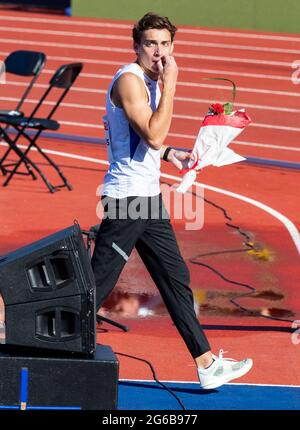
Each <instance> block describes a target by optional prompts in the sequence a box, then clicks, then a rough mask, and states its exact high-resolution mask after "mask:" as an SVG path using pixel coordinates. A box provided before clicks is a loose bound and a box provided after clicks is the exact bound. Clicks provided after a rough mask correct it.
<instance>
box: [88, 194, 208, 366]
mask: <svg viewBox="0 0 300 430" xmlns="http://www.w3.org/2000/svg"><path fill="white" fill-rule="evenodd" d="M134 199H135V200H136V199H137V198H135V197H129V198H127V199H120V200H118V199H111V198H107V197H105V198H104V200H105V203H103V206H104V217H103V220H102V223H101V225H100V228H99V231H98V234H97V237H96V242H95V249H94V253H93V257H92V267H93V271H94V275H95V281H96V304H97V309H99V308H100V307H101V305H102V304H103V302H104V301H105V299H106V297H107V296H108V295H109V293H110V292H111V291H112V289H113V288H114V286H115V285H116V283H117V281H118V278H119V276H120V274H121V271H122V269H123V267H124V265H125V263H126V261H127V260H128V257H129V256H130V254H131V252H132V250H133V248H134V247H135V248H136V249H137V251H138V253H139V255H140V257H141V259H142V261H143V262H144V264H145V266H146V268H147V269H148V271H149V273H150V275H151V277H152V279H153V281H154V282H155V284H156V286H157V288H158V289H159V291H160V294H161V296H162V298H163V301H164V303H165V305H166V307H167V309H168V312H169V313H170V316H171V318H172V320H173V322H174V324H175V326H176V327H177V329H178V331H179V333H180V334H181V336H182V338H183V340H184V341H185V343H186V345H187V348H188V350H189V351H190V353H191V355H192V357H193V358H195V357H198V356H199V355H201V354H204V353H205V352H207V351H209V350H210V346H209V343H208V340H207V338H206V336H205V334H204V332H203V329H202V327H201V325H200V323H199V321H198V319H197V316H196V314H195V310H194V302H193V294H192V291H191V289H190V287H189V282H190V276H189V270H188V268H187V266H186V264H185V262H184V260H183V258H182V256H181V254H180V251H179V248H178V244H177V241H176V238H175V234H174V231H173V228H172V226H171V224H170V220H169V217H168V215H167V213H166V210H165V208H164V205H163V202H162V197H161V194H160V195H158V196H155V197H151V198H150V197H149V198H148V197H142V198H141V197H139V198H138V199H139V204H141V205H143V204H144V203H145V202H146V201H148V202H150V203H149V204H148V212H147V214H146V216H145V211H144V212H143V215H142V216H141V217H138V218H137V217H135V219H132V218H131V217H130V215H132V214H130V213H128V212H130V211H128V205H130V204H132V202H133V200H134ZM107 202H108V203H107ZM151 202H152V203H153V202H154V203H155V204H154V205H153V204H152V205H151ZM109 204H110V205H111V204H113V206H109ZM111 207H115V208H116V212H115V213H114V214H113V216H112V211H111ZM153 207H154V208H155V209H154V210H153ZM131 208H132V206H131ZM135 208H137V205H136V204H135ZM150 208H151V209H152V210H151V211H150ZM141 213H142V211H141ZM112 218H116V219H112Z"/></svg>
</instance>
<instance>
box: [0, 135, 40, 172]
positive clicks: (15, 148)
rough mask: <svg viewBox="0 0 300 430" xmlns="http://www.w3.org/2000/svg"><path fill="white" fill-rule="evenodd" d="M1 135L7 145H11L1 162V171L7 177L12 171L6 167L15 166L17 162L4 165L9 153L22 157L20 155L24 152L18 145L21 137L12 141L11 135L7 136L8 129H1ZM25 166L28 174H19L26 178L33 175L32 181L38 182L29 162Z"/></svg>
mask: <svg viewBox="0 0 300 430" xmlns="http://www.w3.org/2000/svg"><path fill="white" fill-rule="evenodd" d="M1 135H2V137H3V138H4V140H5V141H6V143H7V144H8V145H9V147H8V148H7V150H6V152H5V154H4V155H3V157H2V158H1V160H0V170H1V172H2V174H3V176H5V175H6V174H7V173H9V172H10V171H11V170H8V169H7V168H6V167H10V166H15V164H16V163H15V162H14V163H7V164H4V162H5V160H6V159H7V157H8V155H9V153H10V152H11V151H14V152H15V153H16V154H17V155H18V156H19V157H20V153H22V151H21V150H20V149H19V148H18V146H17V144H16V142H17V140H18V139H19V135H17V137H16V138H15V139H14V140H12V139H11V138H10V137H9V135H8V134H7V132H6V129H1ZM24 164H25V167H26V169H27V172H17V173H18V174H20V175H26V176H28V175H31V176H32V179H34V180H36V179H37V177H36V176H35V174H34V172H33V170H32V169H31V167H30V164H29V163H28V162H27V161H26V162H24Z"/></svg>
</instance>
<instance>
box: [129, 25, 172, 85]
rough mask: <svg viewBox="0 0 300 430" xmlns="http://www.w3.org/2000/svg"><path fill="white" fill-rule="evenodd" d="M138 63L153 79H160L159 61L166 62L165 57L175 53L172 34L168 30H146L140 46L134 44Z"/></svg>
mask: <svg viewBox="0 0 300 430" xmlns="http://www.w3.org/2000/svg"><path fill="white" fill-rule="evenodd" d="M134 50H135V52H136V55H137V61H138V63H139V65H140V66H141V68H142V69H143V70H144V71H145V72H146V74H147V75H149V76H150V77H151V78H153V79H157V78H158V67H157V63H158V61H160V60H162V62H164V57H166V56H168V55H171V54H172V52H173V43H172V42H171V34H170V32H169V31H168V30H166V29H163V30H157V29H154V28H153V29H150V30H145V31H144V32H143V34H142V37H141V42H140V44H137V43H134Z"/></svg>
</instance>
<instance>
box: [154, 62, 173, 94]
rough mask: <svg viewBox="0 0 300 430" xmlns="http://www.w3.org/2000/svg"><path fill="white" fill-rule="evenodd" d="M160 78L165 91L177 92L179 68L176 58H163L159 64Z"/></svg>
mask: <svg viewBox="0 0 300 430" xmlns="http://www.w3.org/2000/svg"><path fill="white" fill-rule="evenodd" d="M157 68H158V72H159V77H160V79H161V81H162V83H163V86H164V89H173V90H175V87H176V81H177V76H178V67H177V64H176V61H175V58H174V57H173V56H171V55H168V56H165V57H162V58H161V59H160V60H159V61H158V62H157Z"/></svg>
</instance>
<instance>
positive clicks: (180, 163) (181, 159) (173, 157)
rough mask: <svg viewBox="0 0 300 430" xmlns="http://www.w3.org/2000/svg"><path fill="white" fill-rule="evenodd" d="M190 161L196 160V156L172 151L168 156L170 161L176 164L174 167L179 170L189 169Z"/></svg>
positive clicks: (190, 153)
mask: <svg viewBox="0 0 300 430" xmlns="http://www.w3.org/2000/svg"><path fill="white" fill-rule="evenodd" d="M190 160H193V161H195V160H196V157H195V154H193V153H192V152H188V151H181V150H176V149H171V151H170V152H169V154H168V161H169V162H170V163H172V164H174V166H175V167H177V169H179V170H182V169H185V168H186V167H188V162H189V161H190Z"/></svg>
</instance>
